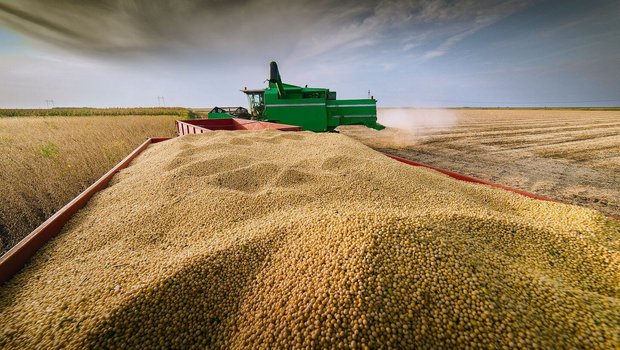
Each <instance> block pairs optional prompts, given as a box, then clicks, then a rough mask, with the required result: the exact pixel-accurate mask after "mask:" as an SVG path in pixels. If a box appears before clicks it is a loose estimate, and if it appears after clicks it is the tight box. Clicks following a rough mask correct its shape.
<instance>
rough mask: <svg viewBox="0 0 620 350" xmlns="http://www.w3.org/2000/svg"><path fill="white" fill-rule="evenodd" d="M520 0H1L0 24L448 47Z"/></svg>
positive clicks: (176, 51)
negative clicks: (277, 1) (279, 1)
mask: <svg viewBox="0 0 620 350" xmlns="http://www.w3.org/2000/svg"><path fill="white" fill-rule="evenodd" d="M520 3H522V2H520V1H509V2H505V1H501V2H498V1H489V0H486V1H485V0H481V1H473V0H465V1H457V2H454V1H448V0H416V1H392V0H382V1H368V0H366V1H354V0H316V1H312V2H310V1H302V0H291V1H288V2H287V3H286V4H282V3H274V2H272V1H268V0H237V1H225V0H210V1H209V0H206V1H204V0H203V1H200V0H159V1H153V0H99V1H96V0H56V1H44V0H20V1H9V0H0V24H4V25H6V26H8V27H9V28H11V29H13V30H15V31H17V32H20V33H22V34H25V35H27V36H29V37H31V38H34V39H35V40H38V41H42V42H45V43H49V44H52V45H54V46H57V47H61V48H64V49H69V50H73V51H78V52H81V53H86V54H92V55H96V56H98V57H101V56H110V57H127V56H132V55H153V54H155V55H164V56H166V55H172V56H179V55H181V54H186V55H187V54H191V53H194V52H196V53H202V54H207V55H211V56H219V57H226V56H229V57H230V56H234V55H240V54H245V55H251V54H252V53H253V52H256V51H258V52H261V53H263V54H269V53H273V55H274V56H286V57H289V58H290V59H291V60H294V61H303V60H307V59H311V58H313V57H318V56H321V55H332V54H345V53H347V52H359V51H360V50H361V49H364V48H372V47H385V46H388V47H389V49H391V50H401V51H402V50H403V47H404V48H405V49H406V50H413V49H416V50H418V49H421V47H422V46H425V45H432V44H433V43H434V42H437V41H438V40H439V41H442V42H443V43H440V44H438V47H437V48H435V49H432V50H429V51H428V52H427V53H426V54H425V57H427V58H431V57H437V56H440V55H442V54H444V53H445V52H446V51H447V50H448V49H449V48H450V46H452V45H453V44H454V43H456V42H457V41H459V40H462V39H463V38H464V37H465V36H466V35H463V34H461V33H463V32H465V33H470V34H471V33H473V32H475V31H476V30H479V29H480V28H482V27H484V26H486V25H489V24H490V23H493V21H494V20H497V19H498V18H501V17H502V16H505V15H506V14H507V13H511V11H514V10H516V9H518V8H520V6H519V5H518V4H520Z"/></svg>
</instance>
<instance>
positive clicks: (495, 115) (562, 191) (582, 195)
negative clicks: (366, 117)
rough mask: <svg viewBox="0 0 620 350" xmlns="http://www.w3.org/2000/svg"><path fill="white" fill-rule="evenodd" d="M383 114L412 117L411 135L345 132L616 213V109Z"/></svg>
mask: <svg viewBox="0 0 620 350" xmlns="http://www.w3.org/2000/svg"><path fill="white" fill-rule="evenodd" d="M385 112H386V110H383V111H380V112H379V115H380V116H381V114H382V113H383V114H384V115H385V114H386V113H385ZM387 112H388V113H387V114H388V116H390V117H392V116H394V115H395V114H396V115H397V116H398V117H400V118H401V119H403V118H410V119H411V120H410V121H409V122H408V123H404V125H399V127H400V128H401V129H403V128H404V129H409V131H400V130H390V129H387V130H386V131H381V132H372V131H370V132H369V131H368V130H365V129H360V128H352V129H348V130H344V131H343V132H345V133H347V134H349V135H351V136H353V137H356V138H358V139H360V140H362V141H363V142H364V143H366V144H367V145H370V146H371V147H373V148H376V149H379V150H382V151H385V152H388V153H392V154H395V155H398V156H402V157H405V158H409V159H412V160H416V161H420V162H423V163H427V164H431V165H435V166H438V167H441V168H445V169H449V170H452V171H457V172H460V173H464V174H466V175H470V176H474V177H478V178H481V179H484V180H487V181H491V182H495V183H500V184H503V185H507V186H511V187H515V188H519V189H522V190H525V191H529V192H534V193H537V194H540V195H544V196H548V197H552V198H556V199H558V200H561V201H563V202H567V203H573V204H578V205H582V206H586V207H589V208H593V209H596V210H599V211H601V212H603V213H607V214H612V215H616V216H618V215H620V111H618V110H610V111H604V110H562V109H558V110H546V109H539V110H537V109H460V110H442V111H433V110H400V111H395V110H392V111H390V110H387ZM392 119H393V118H392ZM380 121H381V120H380ZM388 121H389V122H393V120H388ZM401 124H402V123H401Z"/></svg>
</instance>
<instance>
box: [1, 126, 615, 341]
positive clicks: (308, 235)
mask: <svg viewBox="0 0 620 350" xmlns="http://www.w3.org/2000/svg"><path fill="white" fill-rule="evenodd" d="M291 150H294V151H291ZM619 236H620V222H618V221H616V220H612V219H609V218H607V217H605V216H603V215H602V214H600V213H598V212H596V211H594V210H590V209H586V208H581V207H577V206H571V205H564V204H558V203H551V202H543V201H536V200H532V199H528V198H525V197H522V196H519V195H516V194H513V193H510V192H506V191H502V190H498V189H493V188H489V187H486V186H480V185H474V184H470V183H464V182H460V181H455V180H453V179H450V178H448V177H446V176H443V175H441V174H439V173H436V172H434V171H430V170H427V169H423V168H414V167H410V166H407V165H404V164H402V163H399V162H396V161H393V160H391V159H389V158H388V157H385V156H384V155H381V154H379V153H377V152H375V151H373V150H371V149H370V148H368V147H365V146H363V145H362V144H360V143H358V142H356V141H354V140H352V139H350V138H348V137H346V136H344V135H338V134H313V133H308V132H300V133H283V132H278V131H263V132H234V133H232V132H213V133H208V134H203V135H191V136H184V137H180V138H177V139H174V140H171V141H167V142H164V143H159V144H156V145H153V146H151V147H150V148H149V149H147V150H146V151H145V152H144V153H143V154H142V155H140V156H139V157H138V158H137V159H136V160H135V161H134V162H133V164H132V165H131V166H130V167H128V168H126V169H125V170H123V171H122V172H120V173H119V174H118V175H117V176H116V177H115V179H114V180H113V182H112V183H111V185H110V186H109V187H108V188H107V189H105V190H103V191H102V192H100V193H99V194H97V195H96V196H94V197H93V199H92V200H91V201H90V202H89V204H88V205H87V206H86V207H85V208H84V209H83V210H82V211H80V212H79V213H78V214H77V215H76V216H75V217H74V218H73V219H72V220H71V221H70V222H69V223H68V225H67V226H66V227H65V229H64V230H63V232H62V233H61V234H60V235H59V236H58V237H57V238H56V239H55V240H53V241H52V242H50V243H48V245H47V246H45V247H44V248H43V249H42V251H40V252H39V254H38V255H37V256H35V257H34V259H33V260H32V262H31V264H30V265H29V266H28V267H26V269H25V270H24V271H22V273H20V274H19V275H17V276H16V277H14V278H13V279H12V280H11V281H9V282H8V283H7V284H5V285H4V286H2V288H1V289H0V346H3V347H5V348H16V349H17V348H34V347H40V348H61V347H62V348H123V347H124V348H138V347H140V348H190V347H195V348H205V347H206V348H231V349H236V348H250V347H254V348H274V349H288V348H308V347H313V348H345V347H346V348H378V347H385V348H506V347H513V348H514V347H521V348H540V349H547V348H592V349H597V348H598V349H610V348H614V347H615V346H617V344H618V343H619V342H620V339H619V334H620V299H619V297H620V255H619V254H620V253H619V249H620V246H619V244H620V241H619V238H620V237H619Z"/></svg>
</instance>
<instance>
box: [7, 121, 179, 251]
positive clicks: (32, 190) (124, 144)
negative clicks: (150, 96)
mask: <svg viewBox="0 0 620 350" xmlns="http://www.w3.org/2000/svg"><path fill="white" fill-rule="evenodd" d="M4 111H6V110H4ZM21 111H23V110H21ZM48 111H54V110H48ZM112 111H113V112H114V113H117V112H118V110H116V109H114V110H112ZM108 112H109V111H108ZM139 112H145V111H144V109H140V110H139ZM150 112H152V113H155V112H157V110H150ZM164 112H169V111H164ZM33 113H41V111H37V110H31V111H28V114H33ZM99 113H102V112H99ZM171 113H172V112H171ZM0 114H1V113H0ZM175 119H179V114H178V113H176V112H174V113H173V114H172V115H164V116H89V117H77V116H72V117H8V118H0V253H4V252H5V251H7V250H8V249H10V248H11V247H12V246H13V245H15V244H16V243H17V242H18V241H19V240H20V239H22V238H23V237H24V236H26V235H27V234H28V233H30V232H31V231H32V230H33V229H34V228H36V227H37V226H38V225H39V224H41V223H42V222H43V221H45V219H47V218H48V217H50V216H51V215H52V214H53V213H54V212H56V211H57V210H58V209H60V208H61V207H62V206H63V205H65V204H66V203H68V202H69V201H70V200H71V199H73V198H74V197H75V196H76V195H78V194H79V193H80V192H81V191H82V190H84V189H85V188H86V187H88V186H89V185H91V184H92V183H93V182H95V180H96V179H97V178H99V177H100V176H101V175H103V174H105V173H106V172H107V171H108V170H109V169H110V168H112V166H114V164H116V163H118V162H119V161H120V160H121V159H123V158H124V157H125V156H126V155H127V154H129V152H131V150H133V149H134V148H135V147H137V146H138V145H139V144H141V143H142V142H144V140H146V138H147V137H150V136H174V120H175Z"/></svg>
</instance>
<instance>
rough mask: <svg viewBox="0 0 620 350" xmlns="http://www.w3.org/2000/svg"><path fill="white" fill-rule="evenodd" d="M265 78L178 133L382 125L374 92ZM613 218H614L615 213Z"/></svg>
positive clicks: (102, 182)
mask: <svg viewBox="0 0 620 350" xmlns="http://www.w3.org/2000/svg"><path fill="white" fill-rule="evenodd" d="M268 81H269V83H268V87H267V88H265V89H256V90H247V89H244V90H241V91H243V92H244V93H245V94H246V95H247V96H248V99H249V101H250V110H249V111H248V110H247V109H245V108H243V107H215V108H213V110H211V111H210V112H209V114H208V118H207V119H196V120H183V121H181V120H177V121H176V129H177V133H178V135H179V136H183V135H190V134H202V133H208V132H212V131H217V130H229V131H241V130H246V131H251V130H264V129H275V130H280V131H302V130H306V131H314V132H328V131H333V130H334V129H335V128H336V127H338V126H341V125H365V126H367V127H369V128H373V129H376V130H382V129H384V128H385V127H384V126H382V125H381V124H378V123H377V106H376V102H377V101H376V100H375V99H374V98H372V97H371V98H369V99H355V100H337V99H336V92H335V91H330V90H329V89H325V88H308V87H299V86H295V85H289V84H284V83H282V80H281V78H280V73H279V71H278V66H277V64H276V63H275V62H271V65H270V77H269V79H268ZM166 140H168V138H149V139H148V140H146V141H145V142H144V143H143V144H141V145H140V146H139V147H138V148H136V149H135V150H134V151H133V152H131V153H130V154H129V155H128V156H127V157H126V158H125V159H123V160H122V161H121V162H120V163H118V164H117V165H116V166H115V167H114V168H112V169H111V170H110V171H108V172H107V173H106V174H105V175H103V176H102V177H101V178H100V179H99V180H97V181H96V182H95V183H94V184H92V185H91V186H90V187H88V188H87V189H86V190H85V191H84V192H82V193H81V194H80V195H78V196H77V197H76V198H74V199H73V200H72V201H71V202H69V203H68V204H67V205H65V206H64V207H63V208H61V209H60V210H59V211H58V212H56V213H55V214H54V215H52V216H51V217H50V218H49V219H47V220H46V221H45V222H44V223H43V224H41V225H40V226H39V227H37V228H36V229H35V230H34V231H32V232H31V233H30V234H29V235H28V236H26V237H25V238H24V239H23V240H22V241H20V242H19V243H18V244H17V245H16V246H14V247H13V248H12V249H10V250H9V251H8V252H6V253H5V254H4V255H3V256H2V257H0V283H3V282H5V281H7V280H9V279H10V278H11V277H12V276H13V275H14V274H16V273H17V272H19V270H20V269H21V268H22V267H23V266H24V265H25V264H26V263H27V262H28V260H29V259H30V258H31V257H32V256H33V255H34V254H35V253H36V252H37V251H38V250H39V249H40V248H41V247H42V246H43V245H45V243H46V242H47V241H49V240H50V239H52V238H53V237H54V236H56V235H57V234H58V233H60V231H61V230H62V228H63V226H64V225H65V224H66V223H67V222H68V221H69V220H70V219H71V217H72V216H73V214H75V213H76V212H77V211H78V210H80V209H81V208H82V207H84V206H85V205H86V203H87V202H88V200H89V199H90V198H91V197H92V196H93V195H94V194H95V193H97V192H98V191H99V190H101V189H103V188H105V187H106V186H107V184H108V183H109V182H110V181H111V180H112V178H113V177H114V175H115V174H116V173H118V172H119V171H121V170H122V169H124V168H126V167H127V166H129V164H130V163H131V161H132V160H133V159H134V158H136V157H137V156H138V155H139V154H140V153H142V151H144V150H145V149H147V148H148V146H149V145H150V144H153V143H158V142H163V141H166ZM386 156H388V157H390V158H393V159H395V160H397V161H400V162H403V163H405V164H409V165H412V166H421V167H426V168H430V169H433V170H436V171H439V172H441V173H443V174H445V175H448V176H450V177H452V178H455V179H458V180H462V181H467V182H473V183H478V184H483V185H488V186H492V187H496V188H501V189H504V190H508V191H511V192H515V193H518V194H521V195H523V196H526V197H530V198H535V199H541V200H546V201H554V202H557V201H556V200H553V199H550V198H547V197H542V196H539V195H536V194H532V193H528V192H524V191H521V190H517V189H514V188H510V187H506V186H502V185H498V184H493V183H490V182H486V181H483V180H480V179H476V178H473V177H469V176H466V175H462V174H459V173H455V172H451V171H448V170H445V169H440V168H437V167H433V166H430V165H427V164H423V163H418V162H414V161H411V160H408V159H404V158H400V157H397V156H393V155H390V154H386ZM616 219H618V218H617V217H616Z"/></svg>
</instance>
